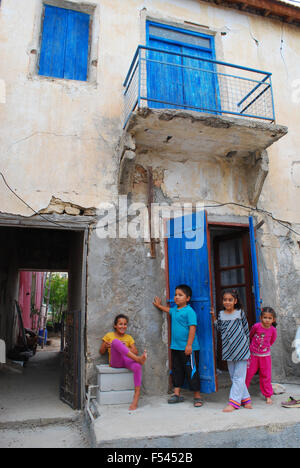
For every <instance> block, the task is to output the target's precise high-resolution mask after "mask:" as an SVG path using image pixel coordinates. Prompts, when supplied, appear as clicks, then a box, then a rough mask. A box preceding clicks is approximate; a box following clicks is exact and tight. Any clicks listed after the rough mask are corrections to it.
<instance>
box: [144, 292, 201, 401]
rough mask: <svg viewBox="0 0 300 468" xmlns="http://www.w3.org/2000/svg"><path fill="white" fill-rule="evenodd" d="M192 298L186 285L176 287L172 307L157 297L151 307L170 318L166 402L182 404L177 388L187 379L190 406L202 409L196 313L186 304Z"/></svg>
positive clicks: (179, 388)
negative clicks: (169, 387)
mask: <svg viewBox="0 0 300 468" xmlns="http://www.w3.org/2000/svg"><path fill="white" fill-rule="evenodd" d="M191 296H192V290H191V288H190V287H189V286H187V285H186V284H180V285H179V286H177V287H176V289H175V297H174V302H175V304H176V306H175V307H172V308H170V307H165V306H163V305H162V303H161V299H160V298H159V297H155V299H154V302H153V305H154V306H155V307H157V308H158V309H159V310H162V311H163V312H166V313H168V314H169V315H170V317H171V329H172V332H171V346H170V348H171V356H172V379H173V385H174V395H172V396H171V398H170V399H169V400H168V403H181V402H182V401H184V398H183V396H181V395H180V390H181V387H182V386H183V384H184V381H185V378H187V381H188V384H189V387H190V389H191V390H193V391H194V406H195V407H196V408H199V407H201V406H203V402H202V399H201V395H200V376H199V367H198V363H199V349H200V346H199V341H198V338H197V335H196V328H197V316H196V312H195V311H194V309H192V307H191V306H190V305H189V304H188V302H189V301H190V299H191Z"/></svg>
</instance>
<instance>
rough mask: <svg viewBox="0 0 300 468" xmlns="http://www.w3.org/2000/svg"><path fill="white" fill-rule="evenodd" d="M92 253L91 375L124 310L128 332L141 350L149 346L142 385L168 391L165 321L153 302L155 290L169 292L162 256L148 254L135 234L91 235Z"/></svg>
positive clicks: (89, 311)
mask: <svg viewBox="0 0 300 468" xmlns="http://www.w3.org/2000/svg"><path fill="white" fill-rule="evenodd" d="M90 252H91V255H90V256H89V259H88V265H89V267H88V314H89V320H88V324H87V336H88V341H89V347H88V379H89V380H90V381H92V382H93V381H94V363H95V362H96V363H97V362H98V363H99V362H107V356H105V357H102V358H100V356H99V348H100V345H101V338H102V337H103V336H104V335H105V334H106V333H107V332H108V331H113V320H114V317H115V316H116V315H118V314H119V313H124V314H126V315H128V317H129V327H128V333H129V334H131V335H132V336H133V337H134V339H135V340H136V346H137V348H138V350H139V352H140V353H141V352H142V351H143V350H144V349H147V351H148V360H147V365H145V366H144V373H143V386H144V388H145V389H146V390H147V392H148V393H150V394H153V393H160V392H166V390H167V387H168V368H167V338H166V323H165V318H164V317H163V315H162V313H161V312H159V311H157V310H156V309H155V308H154V307H153V305H152V302H153V299H154V297H155V296H156V295H162V296H163V295H165V276H164V271H163V270H162V269H161V262H162V258H161V254H160V249H158V258H157V259H156V260H154V259H150V258H149V257H148V256H147V253H148V252H149V247H148V246H147V245H144V244H143V242H141V241H136V240H134V239H133V240H131V241H130V240H127V239H124V240H118V239H116V240H113V239H106V240H100V239H99V238H98V237H97V235H96V234H95V233H93V234H92V235H91V238H90Z"/></svg>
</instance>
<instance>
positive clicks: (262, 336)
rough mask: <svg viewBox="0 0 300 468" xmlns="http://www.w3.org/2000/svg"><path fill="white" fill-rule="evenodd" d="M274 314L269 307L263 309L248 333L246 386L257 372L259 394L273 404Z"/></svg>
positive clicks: (275, 336) (275, 332) (269, 403)
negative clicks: (248, 354) (248, 356)
mask: <svg viewBox="0 0 300 468" xmlns="http://www.w3.org/2000/svg"><path fill="white" fill-rule="evenodd" d="M275 326H276V313H275V311H274V310H273V309H272V308H271V307H264V308H263V309H262V311H261V315H260V322H258V323H256V324H255V325H253V327H252V328H251V331H250V341H251V344H250V352H251V358H250V361H249V364H248V371H247V378H246V385H247V387H248V388H249V386H250V383H251V380H252V378H253V377H254V375H255V374H256V372H257V371H258V370H259V383H260V389H261V393H262V394H263V395H264V396H265V397H266V403H267V404H268V405H271V404H272V403H273V401H272V398H271V396H272V395H273V387H272V384H271V381H272V358H271V346H272V345H273V344H274V343H275V341H276V338H277V331H276V328H275Z"/></svg>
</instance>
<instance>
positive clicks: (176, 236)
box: [167, 211, 216, 393]
mask: <svg viewBox="0 0 300 468" xmlns="http://www.w3.org/2000/svg"><path fill="white" fill-rule="evenodd" d="M206 227H207V222H206V214H205V212H204V211H203V212H198V213H195V214H193V215H189V216H185V217H183V218H176V219H172V220H170V221H169V222H168V232H167V238H168V241H167V243H168V269H169V290H170V305H171V306H174V293H175V287H176V286H177V285H179V284H187V285H189V286H190V287H191V288H192V291H193V295H192V300H191V306H192V307H193V309H194V310H195V311H196V314H197V320H198V326H197V335H198V339H199V343H200V359H199V371H200V382H201V391H202V392H204V393H212V392H215V391H216V375H215V358H214V338H213V328H212V327H213V326H212V320H211V315H210V309H211V295H210V273H209V263H208V262H209V258H208V246H207V229H206Z"/></svg>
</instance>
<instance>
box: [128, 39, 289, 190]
mask: <svg viewBox="0 0 300 468" xmlns="http://www.w3.org/2000/svg"><path fill="white" fill-rule="evenodd" d="M286 133H287V128H286V127H283V126H279V125H276V124H275V111H274V100H273V90H272V81H271V73H269V72H265V71H261V70H255V69H253V68H247V67H242V66H239V65H234V64H231V63H225V62H221V61H217V60H211V59H206V58H203V57H197V56H194V55H187V54H182V53H178V52H172V51H170V50H161V49H155V48H152V47H146V46H139V47H138V48H137V51H136V53H135V56H134V58H133V61H132V63H131V66H130V68H129V71H128V74H127V77H126V79H125V82H124V135H123V142H124V141H125V140H126V141H127V142H128V137H130V138H131V140H132V139H134V142H133V143H132V144H131V146H130V145H129V146H128V145H127V143H126V144H124V145H123V147H122V144H121V154H120V181H119V182H120V186H122V187H123V189H124V184H125V185H126V184H127V182H126V180H125V179H126V178H127V177H128V174H129V172H130V165H132V164H133V163H134V160H135V154H136V153H137V152H146V151H148V152H149V151H154V152H155V153H156V154H159V155H160V157H162V158H168V157H176V155H177V156H178V157H182V155H183V154H184V155H185V157H189V158H191V159H194V160H200V159H201V158H212V157H213V158H221V159H223V160H232V159H234V160H235V161H237V160H240V161H244V162H245V161H247V160H248V162H249V161H250V159H251V158H252V159H253V158H254V160H255V161H256V160H260V161H262V160H263V168H264V169H263V172H264V177H265V175H266V163H267V156H266V155H264V157H261V155H262V154H264V153H263V152H265V150H266V149H267V148H268V147H269V146H270V145H272V144H273V143H274V142H275V141H277V140H278V139H280V138H281V137H282V136H284V135H285V134H286ZM124 138H125V140H124ZM134 153H135V154H134ZM255 161H254V163H255V164H256V162H255ZM256 169H257V168H256ZM255 177H256V176H255ZM259 185H260V184H259ZM126 190H127V189H125V191H126ZM259 193H260V192H259ZM256 195H257V194H256ZM256 195H255V197H256Z"/></svg>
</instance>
